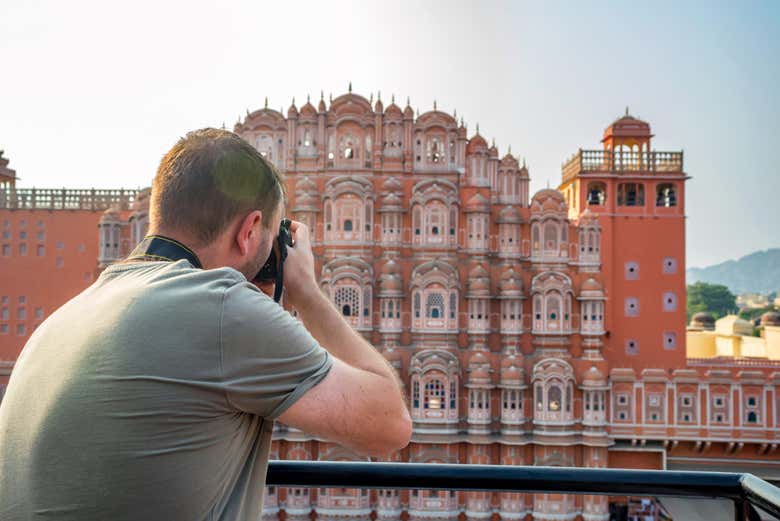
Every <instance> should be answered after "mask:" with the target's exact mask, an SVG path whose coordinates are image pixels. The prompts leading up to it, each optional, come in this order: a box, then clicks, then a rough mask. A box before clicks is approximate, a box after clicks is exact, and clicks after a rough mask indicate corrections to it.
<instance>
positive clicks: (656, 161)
mask: <svg viewBox="0 0 780 521" xmlns="http://www.w3.org/2000/svg"><path fill="white" fill-rule="evenodd" d="M562 170H563V180H564V181H568V180H570V179H572V178H574V176H576V175H578V174H587V173H601V172H605V173H617V174H619V173H623V172H638V173H682V171H683V153H682V152H656V151H652V152H633V151H621V150H582V149H580V150H579V151H577V153H575V154H574V155H573V156H572V157H571V158H570V159H569V160H568V161H567V162H566V163H564V165H563V169H562Z"/></svg>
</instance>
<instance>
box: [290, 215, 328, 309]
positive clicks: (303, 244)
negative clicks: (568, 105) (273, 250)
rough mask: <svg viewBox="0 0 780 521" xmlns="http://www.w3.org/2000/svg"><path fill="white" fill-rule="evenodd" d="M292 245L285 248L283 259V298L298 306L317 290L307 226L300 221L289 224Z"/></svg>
mask: <svg viewBox="0 0 780 521" xmlns="http://www.w3.org/2000/svg"><path fill="white" fill-rule="evenodd" d="M290 232H291V233H292V238H293V244H294V246H292V247H288V248H287V259H286V260H285V261H284V288H285V300H286V301H287V302H289V303H290V304H292V306H293V307H296V308H297V307H298V305H299V303H303V302H305V301H306V300H307V299H309V298H311V296H313V292H319V288H318V287H317V278H316V277H315V275H314V254H313V253H312V251H311V240H310V238H309V227H308V226H306V225H305V224H303V223H302V222H298V221H292V222H291V224H290Z"/></svg>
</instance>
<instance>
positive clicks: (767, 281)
mask: <svg viewBox="0 0 780 521" xmlns="http://www.w3.org/2000/svg"><path fill="white" fill-rule="evenodd" d="M685 275H686V278H687V279H688V284H693V283H694V282H698V281H703V282H709V283H711V284H723V285H724V286H728V288H729V289H730V290H731V292H732V293H734V294H735V295H736V294H739V293H770V292H772V291H780V248H772V249H770V250H766V251H757V252H753V253H751V254H750V255H745V256H744V257H742V258H741V259H738V260H730V261H726V262H721V263H720V264H715V265H713V266H708V267H706V268H690V269H688V270H687V271H686V272H685Z"/></svg>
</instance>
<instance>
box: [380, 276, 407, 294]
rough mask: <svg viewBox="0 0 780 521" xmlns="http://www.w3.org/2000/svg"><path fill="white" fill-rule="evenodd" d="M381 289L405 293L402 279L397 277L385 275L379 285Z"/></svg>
mask: <svg viewBox="0 0 780 521" xmlns="http://www.w3.org/2000/svg"><path fill="white" fill-rule="evenodd" d="M379 289H380V290H382V291H387V292H400V291H403V284H402V283H401V279H400V277H398V276H396V275H385V276H384V277H382V280H381V282H380V283H379Z"/></svg>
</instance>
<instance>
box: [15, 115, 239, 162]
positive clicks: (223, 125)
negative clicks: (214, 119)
mask: <svg viewBox="0 0 780 521" xmlns="http://www.w3.org/2000/svg"><path fill="white" fill-rule="evenodd" d="M222 130H227V129H226V128H225V122H224V121H223V122H222ZM0 155H2V154H0Z"/></svg>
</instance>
